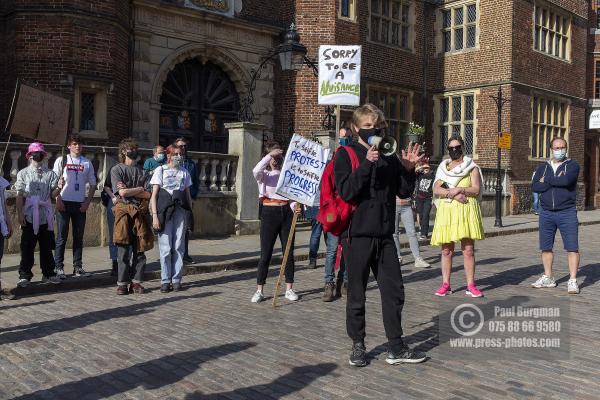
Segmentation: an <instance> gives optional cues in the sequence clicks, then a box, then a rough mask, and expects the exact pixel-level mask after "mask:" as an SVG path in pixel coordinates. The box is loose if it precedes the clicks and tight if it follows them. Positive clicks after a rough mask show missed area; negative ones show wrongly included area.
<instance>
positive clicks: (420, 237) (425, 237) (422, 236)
mask: <svg viewBox="0 0 600 400" xmlns="http://www.w3.org/2000/svg"><path fill="white" fill-rule="evenodd" d="M419 240H427V236H425V235H419Z"/></svg>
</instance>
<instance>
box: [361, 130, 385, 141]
mask: <svg viewBox="0 0 600 400" xmlns="http://www.w3.org/2000/svg"><path fill="white" fill-rule="evenodd" d="M358 136H359V137H360V138H361V139H362V140H363V142H365V143H367V144H371V143H369V139H370V138H371V137H372V136H381V129H379V128H370V129H364V128H362V129H359V130H358Z"/></svg>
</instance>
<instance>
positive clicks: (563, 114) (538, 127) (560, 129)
mask: <svg viewBox="0 0 600 400" xmlns="http://www.w3.org/2000/svg"><path fill="white" fill-rule="evenodd" d="M542 102H543V103H542ZM548 104H551V106H552V108H551V109H550V114H548V112H549V110H548ZM557 105H558V106H559V107H561V110H562V111H560V110H559V113H560V114H558V120H559V121H558V123H556V120H555V119H556V117H557V114H556V112H555V110H556V106H557ZM542 107H544V111H543V112H542ZM570 113H571V101H570V100H568V99H565V98H561V97H558V96H548V95H546V94H540V93H534V94H533V95H532V96H531V132H530V134H529V150H530V152H529V160H535V161H543V160H547V159H548V158H549V157H550V149H549V145H550V140H551V139H552V138H553V137H562V138H563V139H565V140H566V141H567V144H568V143H569V125H570V116H571V114H570ZM542 115H543V118H542ZM549 116H550V121H548V117H549ZM540 137H543V143H542V142H540ZM534 139H535V143H534ZM540 145H541V147H540Z"/></svg>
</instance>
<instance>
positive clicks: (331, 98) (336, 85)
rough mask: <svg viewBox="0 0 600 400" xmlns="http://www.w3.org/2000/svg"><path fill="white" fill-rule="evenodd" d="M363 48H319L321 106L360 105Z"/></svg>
mask: <svg viewBox="0 0 600 400" xmlns="http://www.w3.org/2000/svg"><path fill="white" fill-rule="evenodd" d="M360 57H361V46H320V47H319V104H323V105H341V106H357V105H359V104H360V66H361V61H360Z"/></svg>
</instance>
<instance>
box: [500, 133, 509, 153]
mask: <svg viewBox="0 0 600 400" xmlns="http://www.w3.org/2000/svg"><path fill="white" fill-rule="evenodd" d="M510 144H511V134H510V133H508V132H502V133H501V134H500V136H498V147H499V148H501V149H503V150H510Z"/></svg>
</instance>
